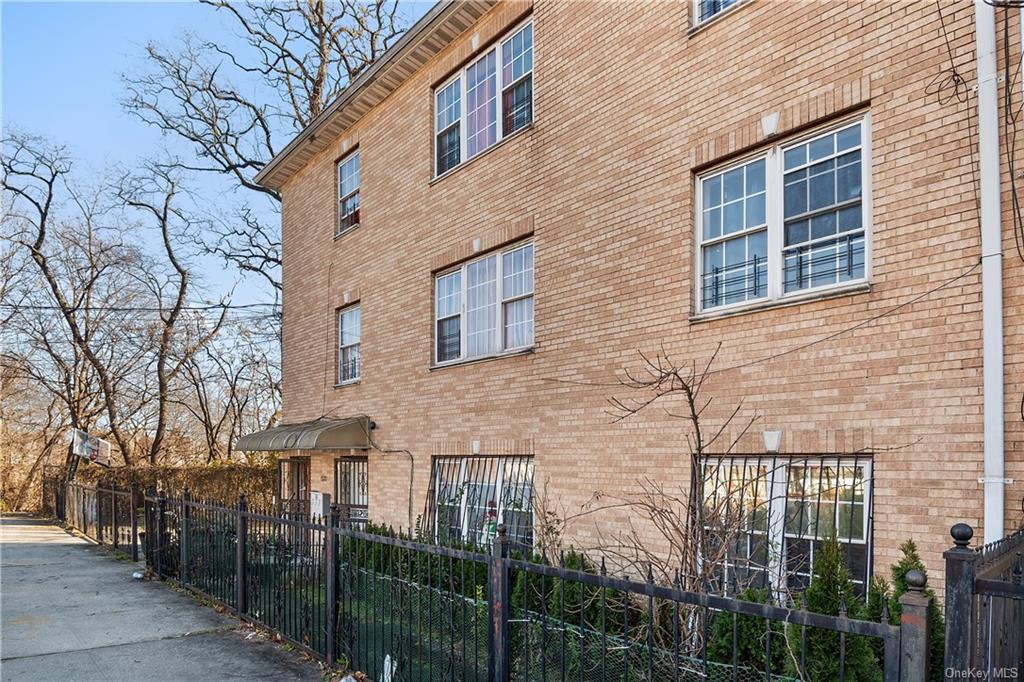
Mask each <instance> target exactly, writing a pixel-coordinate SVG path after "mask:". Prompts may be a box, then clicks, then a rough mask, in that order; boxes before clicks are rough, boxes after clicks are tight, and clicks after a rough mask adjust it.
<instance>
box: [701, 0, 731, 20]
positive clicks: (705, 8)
mask: <svg viewBox="0 0 1024 682" xmlns="http://www.w3.org/2000/svg"><path fill="white" fill-rule="evenodd" d="M738 2H740V0H695V1H694V6H695V8H696V16H697V21H695V22H694V24H703V23H704V22H705V21H707V20H708V19H710V18H711V17H713V16H715V15H717V14H719V13H720V12H723V11H725V10H726V9H728V8H729V7H732V6H733V5H735V4H736V3H738Z"/></svg>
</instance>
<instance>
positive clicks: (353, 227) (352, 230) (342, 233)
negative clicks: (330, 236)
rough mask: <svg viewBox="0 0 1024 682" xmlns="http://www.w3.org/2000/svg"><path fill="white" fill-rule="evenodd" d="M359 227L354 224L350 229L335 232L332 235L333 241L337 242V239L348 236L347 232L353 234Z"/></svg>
mask: <svg viewBox="0 0 1024 682" xmlns="http://www.w3.org/2000/svg"><path fill="white" fill-rule="evenodd" d="M359 225H360V223H356V224H355V225H353V226H352V227H349V228H346V229H344V230H342V231H341V232H335V233H334V241H338V240H339V239H341V238H342V237H344V236H345V235H346V234H348V233H349V232H355V231H356V229H358V228H359Z"/></svg>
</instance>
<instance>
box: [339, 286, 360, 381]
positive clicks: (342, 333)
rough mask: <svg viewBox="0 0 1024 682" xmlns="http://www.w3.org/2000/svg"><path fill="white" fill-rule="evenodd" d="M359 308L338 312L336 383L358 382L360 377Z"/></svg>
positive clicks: (349, 308)
mask: <svg viewBox="0 0 1024 682" xmlns="http://www.w3.org/2000/svg"><path fill="white" fill-rule="evenodd" d="M361 317H362V316H361V313H360V311H359V306H358V305H354V306H350V307H348V308H344V309H342V310H340V311H338V383H339V384H346V383H351V382H354V381H358V380H359V377H360V376H361V375H362V370H363V358H362V353H361V352H360V345H361V344H360V339H361V337H362V319H361Z"/></svg>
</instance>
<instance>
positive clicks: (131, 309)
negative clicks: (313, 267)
mask: <svg viewBox="0 0 1024 682" xmlns="http://www.w3.org/2000/svg"><path fill="white" fill-rule="evenodd" d="M280 307H281V304H280V303H245V304H238V305H232V304H230V303H215V304H210V305H190V306H182V307H181V308H180V309H181V310H195V311H206V310H252V309H259V308H274V309H278V308H280ZM0 308H6V309H8V310H14V311H17V312H21V311H25V310H55V311H59V312H63V310H64V309H63V308H61V307H60V306H57V305H22V304H19V303H0ZM71 310H72V312H96V313H166V312H170V311H171V308H157V307H152V306H81V307H74V308H71Z"/></svg>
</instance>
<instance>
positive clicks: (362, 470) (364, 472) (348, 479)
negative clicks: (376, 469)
mask: <svg viewBox="0 0 1024 682" xmlns="http://www.w3.org/2000/svg"><path fill="white" fill-rule="evenodd" d="M334 499H335V500H336V501H337V502H338V505H339V506H340V507H341V520H342V522H343V523H349V524H361V525H363V524H366V522H367V520H368V519H369V518H370V510H369V502H370V475H369V466H368V465H367V461H366V458H365V457H339V458H338V459H336V460H334Z"/></svg>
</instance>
